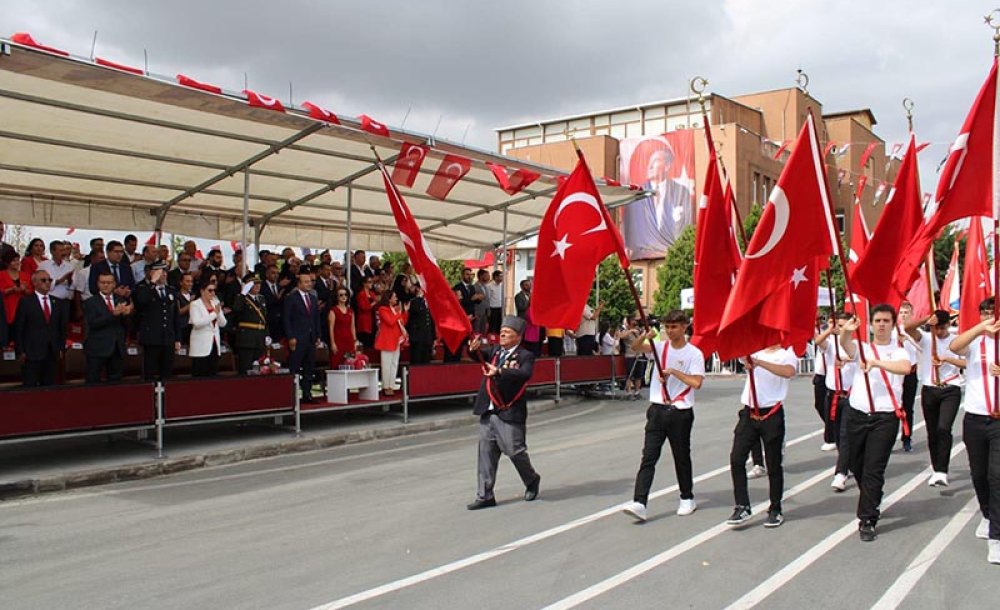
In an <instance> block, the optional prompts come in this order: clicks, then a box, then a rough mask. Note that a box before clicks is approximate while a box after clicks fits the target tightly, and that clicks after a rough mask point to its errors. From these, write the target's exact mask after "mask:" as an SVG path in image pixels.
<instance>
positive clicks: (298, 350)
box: [288, 340, 316, 400]
mask: <svg viewBox="0 0 1000 610" xmlns="http://www.w3.org/2000/svg"><path fill="white" fill-rule="evenodd" d="M315 366H316V344H315V343H314V342H312V341H305V340H302V341H299V342H298V343H297V345H296V346H295V351H293V352H290V353H289V355H288V368H289V370H290V371H291V373H292V375H295V374H296V373H298V374H299V387H300V388H302V400H312V380H313V369H314V368H315Z"/></svg>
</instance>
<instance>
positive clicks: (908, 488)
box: [726, 443, 965, 610]
mask: <svg viewBox="0 0 1000 610" xmlns="http://www.w3.org/2000/svg"><path fill="white" fill-rule="evenodd" d="M964 449H965V443H959V444H958V445H956V446H955V448H954V449H952V450H951V457H952V458H953V459H954V458H955V456H957V455H958V454H959V453H961V452H962V451H963V450H964ZM930 474H931V469H930V468H929V467H928V468H925V469H924V470H922V471H920V473H919V474H918V475H917V476H915V477H913V478H912V479H910V480H909V481H908V482H907V483H906V484H905V485H903V486H902V487H900V488H899V489H897V490H896V491H895V492H893V493H892V495H890V496H889V497H887V498H885V499H883V500H882V511H883V512H884V511H885V510H887V509H889V508H891V507H892V505H893V504H895V503H896V502H898V501H899V500H901V499H903V498H904V497H906V495H907V494H909V493H910V492H912V491H913V490H915V489H917V488H918V487H920V486H921V485H925V484H926V482H927V477H928V476H930ZM857 531H858V522H857V519H854V520H852V521H851V522H849V523H847V524H846V525H844V526H843V527H841V528H840V529H838V530H837V531H835V532H833V533H832V534H830V535H829V536H827V537H826V538H825V539H823V540H822V541H820V542H819V543H818V544H816V545H815V546H813V547H812V548H811V549H809V550H807V551H806V552H804V553H803V554H801V555H799V556H798V557H797V558H796V559H794V560H792V561H791V562H790V563H788V564H787V565H785V567H784V568H782V569H781V570H779V571H778V572H776V573H775V574H774V575H772V576H771V577H770V578H768V579H767V580H765V581H763V582H762V583H760V584H759V585H757V586H756V587H754V588H753V589H752V590H750V591H749V592H748V593H746V594H745V595H744V596H743V597H741V598H739V599H738V600H736V601H735V602H733V603H732V604H730V605H729V606H728V607H727V608H726V610H737V609H746V608H753V607H754V606H756V605H757V604H759V603H761V602H762V601H764V600H765V599H767V598H768V597H769V596H771V594H773V593H774V592H775V591H777V590H778V589H780V588H781V587H783V586H784V585H786V584H787V583H788V582H789V581H791V580H792V579H793V578H795V577H796V576H798V575H799V574H801V573H802V572H803V571H804V570H805V569H806V568H808V567H809V566H810V565H812V564H813V563H815V562H816V561H817V560H819V559H820V558H822V557H823V556H824V555H826V554H827V553H829V552H830V551H831V550H833V549H834V547H836V546H837V545H838V544H840V543H841V542H843V541H844V540H846V539H847V537H848V536H850V535H851V534H854V533H856V532H857Z"/></svg>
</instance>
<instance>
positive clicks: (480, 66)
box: [2, 0, 1000, 190]
mask: <svg viewBox="0 0 1000 610" xmlns="http://www.w3.org/2000/svg"><path fill="white" fill-rule="evenodd" d="M994 5H996V6H1000V2H997V0H993V2H985V1H982V0H963V1H961V2H937V1H929V0H923V1H914V0H908V1H899V0H884V1H881V2H861V1H840V2H829V1H822V2H821V1H817V0H796V1H794V2H789V1H787V0H784V1H771V0H726V1H712V0H694V1H687V0H670V1H665V0H645V1H644V0H614V1H597V0H563V1H559V2H556V1H545V0H502V1H499V2H471V1H468V0H421V1H419V2H403V1H400V0H382V1H379V2H376V1H371V0H367V1H360V0H358V1H346V0H344V1H334V0H328V1H325V2H320V1H318V0H312V1H309V0H282V1H280V2H260V1H258V2H235V1H231V0H213V1H205V0H172V1H170V2H149V1H147V2H142V1H135V0H131V1H126V0H92V1H89V2H82V1H72V0H48V1H46V2H18V3H5V6H4V7H3V9H2V13H3V16H4V19H3V22H4V24H5V26H6V27H7V28H9V29H10V30H11V32H3V34H5V35H9V34H10V33H13V32H14V31H27V32H29V33H31V34H32V35H33V36H34V37H35V39H36V40H38V41H39V42H41V43H43V44H50V45H53V46H57V47H60V48H64V49H67V50H69V51H71V52H73V53H75V54H79V55H89V53H90V47H91V44H92V41H93V36H94V31H95V30H97V31H98V32H99V34H98V37H97V55H99V56H103V57H106V58H108V59H112V60H117V61H122V62H125V63H131V64H133V65H142V57H143V50H144V49H145V50H146V51H147V52H148V54H149V67H150V70H151V71H152V72H156V73H160V74H167V75H173V74H176V73H178V72H183V73H185V74H189V75H191V76H194V77H195V78H198V79H200V80H206V81H209V82H213V83H216V84H219V85H221V86H223V87H225V88H228V89H235V90H239V89H242V88H243V78H244V73H246V75H247V78H248V81H249V84H250V87H251V88H253V89H256V90H258V91H261V92H263V93H267V94H271V95H273V96H276V97H280V98H282V99H287V97H288V83H289V81H291V82H292V83H293V84H294V92H295V95H294V97H295V101H296V102H301V101H302V100H305V99H310V100H314V101H317V102H319V103H321V104H323V105H325V106H326V107H328V108H331V109H333V110H334V111H335V112H338V113H342V114H347V115H357V114H360V113H366V114H369V115H371V116H373V117H375V118H377V119H379V120H382V121H384V122H387V123H390V124H393V125H399V124H400V123H401V122H402V121H403V118H404V116H406V115H407V112H408V109H409V116H408V117H407V119H406V125H405V126H406V127H407V128H409V129H414V130H417V131H422V132H426V133H430V132H432V131H434V129H435V126H436V125H437V123H438V120H439V118H440V117H443V118H442V119H441V125H440V128H439V129H438V135H439V136H441V137H445V138H449V139H452V140H461V139H462V138H463V135H464V134H465V133H466V130H467V129H468V134H467V136H466V143H468V144H473V145H477V146H480V147H483V148H488V149H493V148H495V146H496V143H495V142H496V140H495V134H494V133H493V129H494V128H496V127H500V126H504V125H508V124H511V123H518V122H522V121H531V120H535V119H542V118H549V117H555V116H559V115H563V114H569V113H576V112H587V111H591V110H596V109H601V108H606V107H613V106H618V105H629V104H634V103H639V102H646V101H653V100H658V99H667V98H674V97H681V96H684V95H686V91H687V82H688V81H689V79H690V78H691V77H692V76H694V75H703V76H705V77H707V78H708V79H709V80H710V81H711V87H712V89H713V90H715V91H717V92H719V93H721V94H724V95H726V94H728V95H737V94H740V93H747V92H751V91H758V90H767V89H773V88H779V87H785V86H789V85H791V84H792V83H793V79H794V76H795V71H796V69H797V68H802V69H803V70H805V71H806V72H807V73H808V74H809V76H810V79H811V84H810V87H809V88H810V91H811V92H812V93H813V95H814V96H815V97H817V98H818V99H819V100H820V101H821V102H823V104H824V109H825V110H827V111H836V110H846V109H853V108H858V107H870V108H871V109H872V110H873V111H874V113H875V116H876V118H877V119H878V121H879V125H878V127H877V130H878V132H879V134H880V135H882V136H883V137H884V138H886V139H887V140H888V141H890V142H892V141H900V140H902V139H904V137H905V132H906V124H905V120H904V117H903V112H902V110H901V106H900V102H901V100H902V98H903V97H904V96H908V97H911V98H913V99H914V100H915V101H916V104H917V105H916V111H915V112H916V119H917V122H916V127H917V131H918V136H919V138H920V139H921V140H925V141H931V142H933V143H935V146H934V147H933V148H931V149H930V150H929V151H928V153H927V156H928V157H933V158H934V162H931V161H930V159H928V160H927V161H926V162H925V164H924V165H925V167H929V169H930V170H931V171H933V168H934V167H935V166H936V164H937V160H939V159H940V158H941V157H942V156H943V155H944V154H945V151H946V149H947V143H949V142H950V141H951V140H952V139H953V138H954V136H955V135H956V133H957V129H958V127H959V126H960V125H961V121H962V119H963V117H964V115H965V113H966V111H967V109H968V107H969V105H970V103H971V101H972V99H973V97H974V95H975V93H976V91H977V89H978V87H979V86H980V85H981V83H982V81H983V79H984V78H985V75H986V71H987V69H988V67H989V62H990V59H991V52H992V41H991V40H990V32H989V30H988V29H987V28H986V27H985V26H984V25H983V16H984V15H985V14H986V13H987V12H989V11H990V10H991V9H993V8H995V6H994ZM932 180H933V178H931V177H929V176H925V190H929V185H928V184H927V182H929V181H932Z"/></svg>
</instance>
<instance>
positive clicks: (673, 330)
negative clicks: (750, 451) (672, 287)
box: [624, 309, 781, 521]
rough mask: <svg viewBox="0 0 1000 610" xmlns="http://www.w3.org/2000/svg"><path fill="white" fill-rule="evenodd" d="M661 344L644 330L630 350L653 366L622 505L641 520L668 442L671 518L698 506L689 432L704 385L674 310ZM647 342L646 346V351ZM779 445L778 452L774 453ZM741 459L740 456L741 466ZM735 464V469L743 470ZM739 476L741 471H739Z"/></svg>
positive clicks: (699, 357)
mask: <svg viewBox="0 0 1000 610" xmlns="http://www.w3.org/2000/svg"><path fill="white" fill-rule="evenodd" d="M660 322H661V324H662V328H663V331H664V332H665V334H666V341H659V340H654V337H655V333H654V332H653V331H649V332H647V333H645V334H644V335H643V336H641V337H639V338H638V339H636V340H635V341H634V342H633V344H632V348H633V349H634V350H636V351H638V352H644V353H651V357H652V358H653V359H654V363H655V365H656V368H655V370H654V371H653V376H652V378H651V379H650V382H649V402H650V405H649V408H648V409H647V410H646V437H645V440H644V442H643V445H642V461H641V462H640V463H639V472H638V473H637V474H636V476H635V493H634V495H633V497H632V502H630V503H629V504H628V505H626V507H625V509H624V512H625V514H627V515H631V516H632V517H634V518H636V519H638V520H639V521H645V520H646V519H647V516H648V512H647V509H646V506H647V504H648V503H649V490H650V489H651V488H652V486H653V474H654V473H655V471H656V463H657V462H658V461H659V459H660V453H661V452H662V451H663V444H664V443H665V442H666V441H668V440H669V441H670V452H671V453H672V454H673V458H674V469H675V470H676V472H677V484H678V486H679V487H680V494H681V499H680V503H679V504H678V506H677V514H678V515H681V516H685V515H690V514H691V513H693V512H694V511H695V510H697V508H698V504H697V503H696V502H695V500H694V475H693V469H692V467H691V429H692V428H693V426H694V403H695V400H694V399H695V392H696V391H697V390H699V389H701V385H702V383H703V382H704V381H705V355H704V354H703V353H702V351H701V350H700V349H698V348H697V347H695V346H694V345H692V344H691V343H689V342H688V340H687V335H686V334H685V331H686V330H687V326H688V318H687V315H686V314H685V313H684V312H683V311H681V310H679V309H675V310H673V311H671V312H669V313H667V315H665V316H663V318H662V319H661V321H660ZM651 343H652V347H651ZM780 449H781V448H780V446H779V447H778V453H779V454H780ZM745 461H746V456H745V455H744V456H743V462H745ZM743 462H740V468H741V469H742V468H744V466H743ZM743 474H744V476H746V472H745V471H744V473H743Z"/></svg>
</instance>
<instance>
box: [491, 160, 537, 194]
mask: <svg viewBox="0 0 1000 610" xmlns="http://www.w3.org/2000/svg"><path fill="white" fill-rule="evenodd" d="M486 165H487V166H488V167H489V168H490V171H491V172H493V176H494V177H495V178H496V179H497V183H498V184H499V185H500V188H502V189H503V192H505V193H507V194H508V195H516V194H518V193H520V192H521V191H523V190H524V189H525V188H527V186H528V185H529V184H531V183H532V182H534V181H535V180H538V179H539V178H541V177H542V175H541V174H539V173H538V172H533V171H531V170H528V169H523V168H521V169H516V170H514V173H513V174H508V173H507V168H506V167H504V166H502V165H500V164H499V163H487V164H486Z"/></svg>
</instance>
